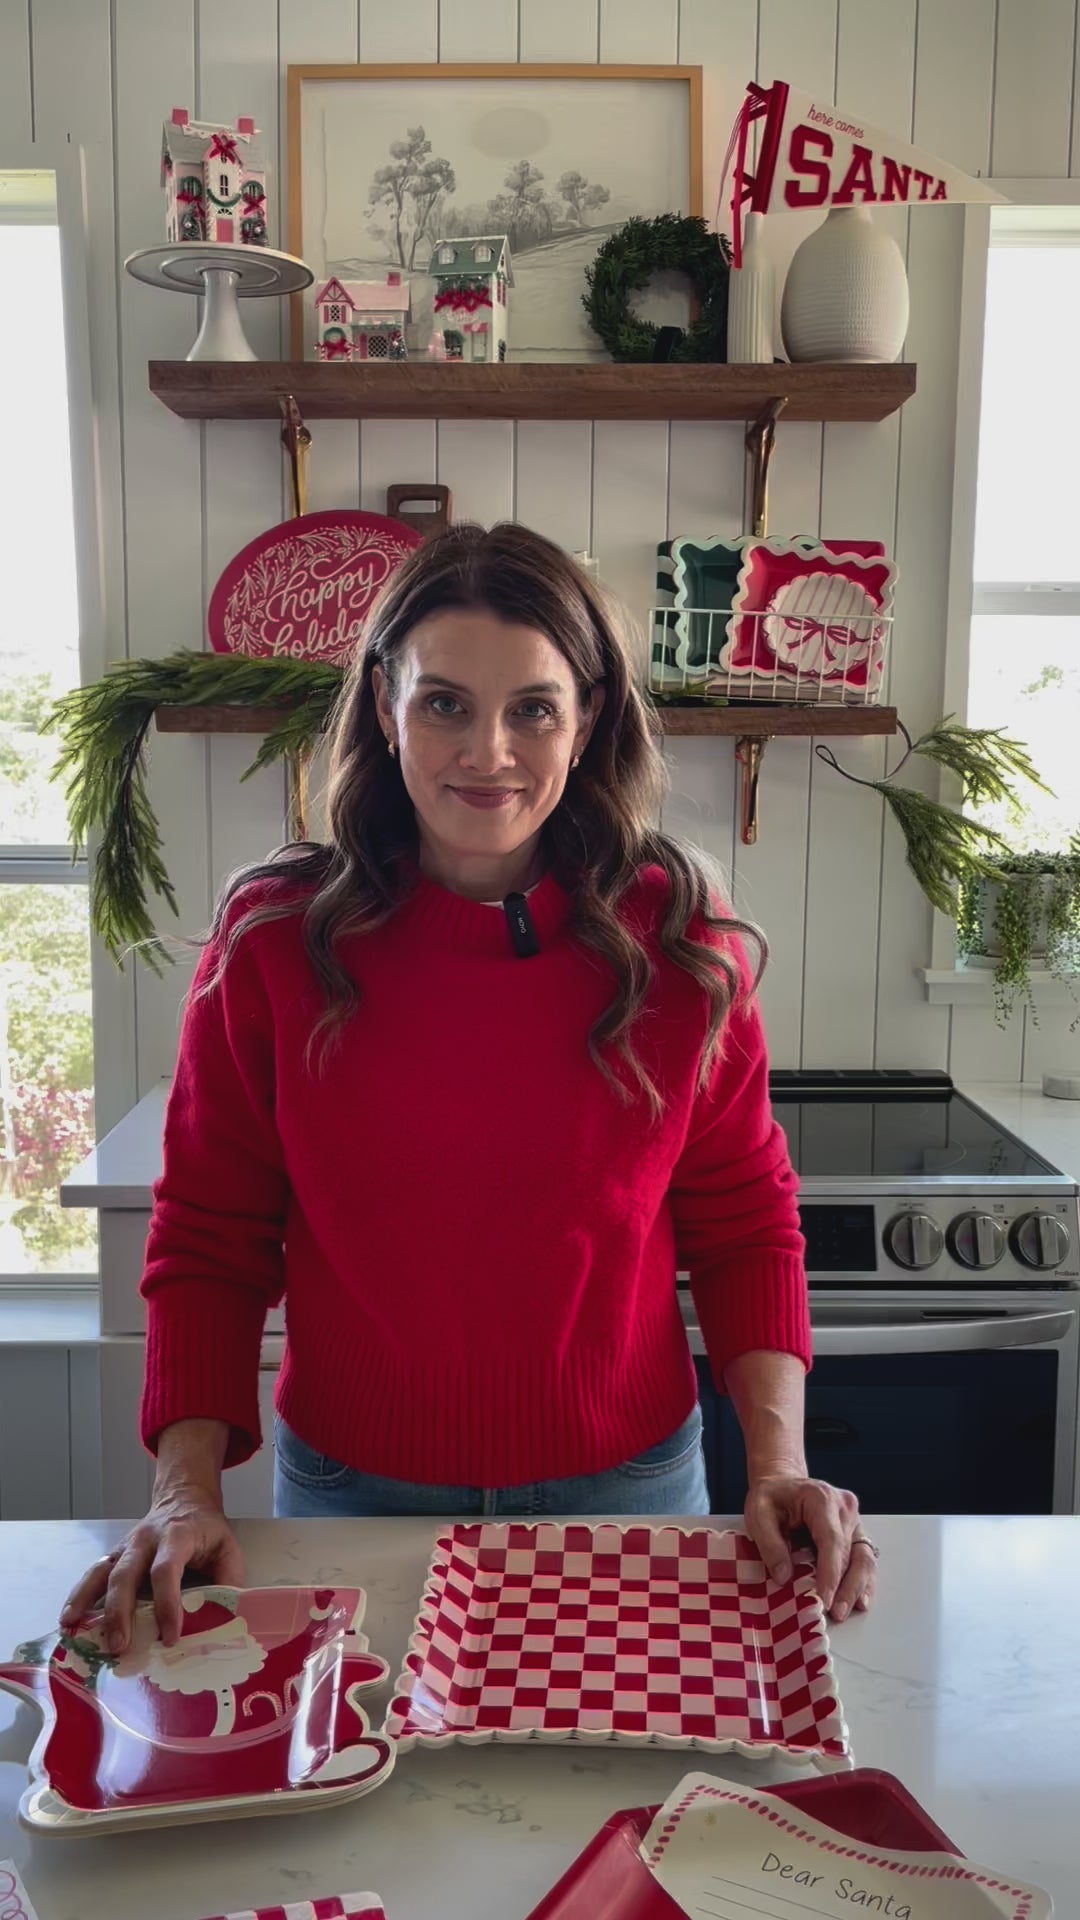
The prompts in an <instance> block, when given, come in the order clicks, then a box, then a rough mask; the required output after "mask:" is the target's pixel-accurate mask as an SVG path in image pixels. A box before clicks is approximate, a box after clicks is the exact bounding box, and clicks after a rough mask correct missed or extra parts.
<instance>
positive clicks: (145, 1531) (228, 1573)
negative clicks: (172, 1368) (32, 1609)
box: [60, 1420, 244, 1654]
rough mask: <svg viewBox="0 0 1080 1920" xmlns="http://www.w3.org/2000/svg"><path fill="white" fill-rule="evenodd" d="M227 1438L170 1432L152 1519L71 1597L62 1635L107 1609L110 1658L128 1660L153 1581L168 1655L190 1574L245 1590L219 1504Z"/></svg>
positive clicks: (207, 1430)
mask: <svg viewBox="0 0 1080 1920" xmlns="http://www.w3.org/2000/svg"><path fill="white" fill-rule="evenodd" d="M227 1438H228V1428H227V1427H225V1426H224V1425H223V1424H222V1423H221V1422H218V1421H209V1420H207V1421H194V1420H191V1421H182V1422H178V1423H177V1425H176V1426H174V1427H168V1428H166V1430H165V1432H164V1433H163V1434H162V1436H161V1440H160V1443H159V1451H158V1475H157V1482H156V1485H155V1487H154V1498H153V1502H152V1505H151V1507H150V1511H149V1513H148V1514H147V1516H146V1518H145V1520H141V1521H140V1522H139V1524H138V1526H137V1527H133V1528H132V1530H131V1532H130V1533H129V1534H128V1536H127V1539H126V1540H125V1541H124V1542H123V1543H122V1545H121V1546H119V1547H118V1548H116V1549H114V1551H113V1552H112V1553H108V1554H106V1555H105V1556H104V1558H103V1559H101V1560H96V1561H95V1562H94V1565H93V1566H92V1567H91V1568H90V1569H89V1572H87V1573H85V1574H84V1575H83V1578H82V1579H81V1580H80V1581H79V1583H78V1585H77V1586H76V1587H74V1588H73V1589H72V1591H71V1593H70V1594H69V1596H68V1598H67V1601H66V1602H65V1604H64V1608H63V1611H62V1612H61V1615H60V1625H61V1627H63V1628H64V1629H65V1630H70V1629H71V1628H72V1627H73V1626H75V1625H76V1624H77V1622H78V1621H79V1619H80V1618H81V1617H82V1615H83V1614H84V1613H87V1612H89V1611H90V1609H91V1608H94V1607H98V1606H101V1605H103V1606H104V1614H105V1640H106V1645H107V1646H108V1648H109V1651H110V1653H113V1654H120V1653H123V1652H124V1649H125V1648H126V1647H127V1644H128V1642H129V1640H130V1638H131V1628H132V1621H133V1618H134V1613H135V1603H136V1600H137V1598H138V1594H139V1589H140V1587H141V1586H142V1585H143V1583H144V1582H145V1581H146V1579H147V1577H149V1580H150V1586H151V1590H152V1592H153V1596H154V1612H155V1614H156V1616H157V1624H158V1632H159V1633H160V1635H161V1638H162V1640H163V1641H164V1643H165V1645H166V1646H167V1647H171V1646H175V1644H176V1642H177V1640H179V1638H180V1583H181V1580H182V1578H183V1575H184V1572H185V1569H186V1568H188V1567H193V1568H195V1569H196V1570H197V1571H198V1572H199V1573H205V1574H208V1575H209V1577H210V1579H211V1580H212V1581H214V1582H215V1583H216V1584H218V1585H220V1586H226V1587H235V1586H242V1585H243V1582H244V1562H243V1558H242V1555H241V1552H240V1548H239V1546H238V1544H237V1541H236V1537H235V1535H234V1533H233V1531H232V1528H231V1527H230V1525H229V1522H228V1520H227V1519H226V1518H225V1513H224V1510H223V1507H222V1502H221V1463H222V1460H223V1459H224V1455H225V1443H226V1441H227Z"/></svg>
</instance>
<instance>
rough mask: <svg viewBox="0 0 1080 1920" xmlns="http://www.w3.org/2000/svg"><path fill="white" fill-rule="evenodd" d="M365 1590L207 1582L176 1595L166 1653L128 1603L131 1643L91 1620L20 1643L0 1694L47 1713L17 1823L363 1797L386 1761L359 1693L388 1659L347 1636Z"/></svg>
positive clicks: (103, 1824)
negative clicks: (175, 1623)
mask: <svg viewBox="0 0 1080 1920" xmlns="http://www.w3.org/2000/svg"><path fill="white" fill-rule="evenodd" d="M363 1610H364V1595H363V1594H362V1593H361V1592H360V1591H359V1589H358V1588H340V1587H320V1588H313V1587H251V1588H237V1587H204V1588H198V1589H192V1590H191V1591H189V1592H186V1593H185V1594H184V1596H183V1621H182V1627H181V1636H180V1639H179V1641H178V1642H177V1644H176V1646H174V1647H165V1646H164V1645H163V1644H162V1642H161V1640H160V1639H159V1638H158V1634H157V1628H156V1624H155V1621H154V1615H153V1609H152V1608H151V1607H150V1606H140V1607H139V1608H138V1610H137V1612H136V1616H135V1631H134V1635H133V1639H132V1643H131V1646H130V1647H129V1649H128V1651H127V1652H126V1653H124V1654H122V1655H121V1656H120V1657H119V1658H115V1657H113V1656H112V1655H110V1654H109V1653H108V1651H107V1649H106V1647H105V1643H104V1629H103V1619H102V1615H101V1614H100V1613H94V1614H88V1615H87V1616H86V1617H85V1619H83V1620H82V1621H80V1623H79V1625H78V1626H77V1627H76V1628H75V1629H74V1631H73V1632H71V1633H65V1634H59V1635H53V1636H51V1637H50V1638H49V1639H48V1640H47V1641H44V1642H38V1643H35V1645H34V1646H32V1647H28V1648H22V1649H20V1653H19V1655H17V1656H16V1659H15V1660H14V1661H13V1662H11V1663H9V1664H8V1665H6V1666H2V1667H0V1686H4V1687H7V1688H9V1689H11V1690H13V1691H15V1692H17V1693H21V1694H23V1695H28V1696H29V1697H31V1698H32V1699H34V1700H35V1701H36V1702H37V1703H38V1704H39V1705H40V1707H41V1709H42V1712H43V1714H44V1718H45V1725H44V1728H43V1732H42V1736H41V1739H40V1740H39V1741H38V1744H37V1747H36V1748H35V1750H34V1754H33V1756H32V1759H31V1775H32V1777H33V1781H34V1785H33V1786H32V1787H31V1789H30V1790H29V1792H28V1794H27V1795H26V1796H25V1797H24V1801H23V1805H22V1807H21V1809H20V1811H21V1813H22V1815H23V1817H24V1819H25V1820H26V1821H27V1822H28V1824H30V1825H33V1826H38V1827H43V1828H48V1829H50V1830H57V1829H63V1830H65V1831H66V1830H75V1829H78V1830H80V1831H84V1832H97V1831H101V1830H102V1829H103V1828H108V1829H112V1828H114V1827H116V1826H119V1825H129V1824H133V1823H137V1824H139V1825H151V1826H152V1825H158V1824H162V1823H163V1822H165V1821H173V1820H177V1819H184V1818H193V1819H200V1818H201V1819H218V1818H224V1817H226V1816H228V1815H233V1814H245V1813H258V1812H266V1811H270V1810H271V1809H273V1810H277V1809H279V1808H280V1809H282V1810H285V1808H286V1807H287V1806H289V1805H295V1806H297V1807H299V1806H300V1805H303V1806H313V1805H317V1804H326V1802H327V1801H328V1800H338V1799H351V1798H354V1797H355V1796H356V1795H358V1794H360V1793H366V1792H368V1791H369V1790H370V1789H371V1788H372V1787H375V1786H378V1785H379V1784H380V1782H381V1781H382V1780H383V1779H385V1777H386V1775H387V1774H388V1773H389V1772H390V1770H391V1767H392V1766H393V1760H394V1755H393V1750H392V1748H391V1747H390V1745H389V1743H388V1742H387V1741H386V1740H385V1739H382V1738H378V1737H375V1736H373V1735H372V1734H371V1733H370V1730H369V1727H368V1722H367V1718H366V1716H365V1713H364V1710H363V1708H362V1706H361V1705H360V1704H359V1700H358V1696H359V1694H360V1693H361V1692H363V1691H365V1690H366V1689H367V1688H369V1687H372V1686H377V1685H379V1684H380V1683H381V1682H382V1681H383V1680H384V1679H385V1678H386V1674H387V1668H386V1663H385V1661H383V1660H378V1659H376V1658H375V1657H374V1656H373V1655H372V1654H370V1653H369V1652H368V1650H367V1641H366V1640H365V1639H364V1637H363V1635H362V1634H361V1633H360V1631H359V1627H360V1622H361V1620H362V1618H363Z"/></svg>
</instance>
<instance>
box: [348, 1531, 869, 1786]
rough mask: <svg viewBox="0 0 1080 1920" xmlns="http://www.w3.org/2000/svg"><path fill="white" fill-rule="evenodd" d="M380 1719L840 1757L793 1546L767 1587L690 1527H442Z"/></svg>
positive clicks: (472, 1735) (833, 1762)
mask: <svg viewBox="0 0 1080 1920" xmlns="http://www.w3.org/2000/svg"><path fill="white" fill-rule="evenodd" d="M385 1731H386V1732H387V1733H388V1734H389V1735H390V1736H391V1737H392V1738H394V1739H396V1740H397V1741H398V1742H399V1743H400V1744H401V1745H402V1746H403V1747H411V1746H413V1745H416V1744H420V1745H421V1746H431V1747H439V1746H445V1745H447V1744H448V1743H449V1742H451V1741H455V1740H459V1741H464V1742H465V1743H466V1744H469V1745H474V1744H477V1743H479V1742H482V1741H488V1740H513V1741H525V1740H548V1741H557V1740H574V1741H579V1742H590V1743H600V1742H605V1741H620V1742H623V1743H625V1744H628V1745H653V1746H667V1747H688V1748H689V1747H699V1748H703V1749H704V1750H705V1751H707V1752H710V1753H731V1752H738V1753H741V1754H743V1755H746V1756H748V1757H751V1758H756V1757H761V1758H764V1757H766V1756H768V1755H770V1754H776V1753H783V1754H785V1755H787V1756H788V1757H789V1758H790V1757H793V1756H794V1757H798V1758H800V1759H808V1760H812V1761H813V1762H814V1763H815V1765H817V1766H819V1767H821V1768H822V1769H823V1770H824V1769H834V1768H837V1767H847V1766H850V1764H851V1758H850V1751H849V1747H848V1741H847V1729H846V1728H845V1726H844V1721H843V1715H842V1713H841V1710H840V1703H839V1700H838V1698H837V1694H836V1684H835V1679H834V1675H833V1671H832V1665H831V1662H830V1659H829V1645H828V1639H827V1636H826V1631H825V1618H824V1613H823V1610H822V1606H821V1602H820V1600H819V1599H818V1597H817V1594H816V1593H815V1591H814V1583H813V1570H812V1566H811V1564H810V1562H809V1559H808V1557H804V1558H802V1559H801V1560H800V1563H799V1565H798V1567H797V1570H796V1574H795V1578H794V1580H793V1581H792V1582H789V1583H788V1584H787V1585H784V1586H777V1585H776V1584H775V1583H774V1582H772V1581H770V1580H769V1579H768V1577H767V1575H766V1572H765V1568H764V1566H763V1565H762V1563H761V1561H760V1559H759V1558H758V1555H757V1550H756V1548H755V1547H754V1545H753V1543H752V1542H751V1541H750V1540H749V1539H747V1537H746V1536H745V1535H744V1534H740V1533H721V1532H716V1531H713V1530H712V1529H708V1528H704V1527H703V1528H700V1529H693V1530H690V1531H686V1530H683V1529H681V1528H679V1527H648V1526H641V1525H635V1526H628V1527H621V1526H617V1525H615V1524H614V1523H612V1522H605V1523H602V1524H600V1525H597V1526H588V1525H586V1524H584V1523H579V1524H577V1525H556V1524H554V1523H551V1524H546V1525H542V1526H524V1525H509V1526H497V1525H482V1526H461V1527H454V1528H453V1529H452V1530H451V1531H450V1532H449V1533H447V1534H445V1535H443V1536H442V1537H441V1538H440V1539H439V1540H438V1541H437V1542H436V1546H435V1554H434V1558H433V1560H432V1564H431V1569H430V1573H429V1576H428V1581H427V1585H426V1587H425V1590H424V1597H423V1604H422V1607H421V1611H420V1616H419V1619H418V1620H417V1623H416V1628H415V1631H414V1633H413V1637H412V1639H411V1641H410V1643H409V1651H408V1654H407V1656H406V1662H405V1670H404V1672H403V1673H402V1675H401V1678H400V1680H399V1682H398V1687H397V1693H396V1696H395V1698H394V1700H393V1701H392V1702H391V1705H390V1712H389V1715H388V1718H387V1723H386V1728H385Z"/></svg>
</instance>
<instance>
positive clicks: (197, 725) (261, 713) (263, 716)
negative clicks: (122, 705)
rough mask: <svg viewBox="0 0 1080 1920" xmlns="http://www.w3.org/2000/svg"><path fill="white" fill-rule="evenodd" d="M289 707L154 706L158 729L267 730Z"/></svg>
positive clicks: (171, 730)
mask: <svg viewBox="0 0 1080 1920" xmlns="http://www.w3.org/2000/svg"><path fill="white" fill-rule="evenodd" d="M291 711H292V709H291V708H290V707H286V706H282V707H278V708H275V707H212V706H209V705H207V706H205V707H156V708H155V709H154V724H155V726H156V727H157V730H158V732H159V733H268V732H269V730H270V726H271V724H272V722H273V721H274V720H276V719H280V718H281V717H283V716H284V715H285V714H286V713H289V712H291Z"/></svg>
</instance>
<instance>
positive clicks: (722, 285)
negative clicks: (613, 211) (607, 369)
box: [581, 213, 731, 361]
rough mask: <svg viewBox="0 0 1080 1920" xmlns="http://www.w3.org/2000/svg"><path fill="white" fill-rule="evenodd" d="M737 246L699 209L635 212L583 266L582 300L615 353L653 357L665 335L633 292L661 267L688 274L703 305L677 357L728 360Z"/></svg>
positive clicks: (684, 335)
mask: <svg viewBox="0 0 1080 1920" xmlns="http://www.w3.org/2000/svg"><path fill="white" fill-rule="evenodd" d="M730 263H731V247H730V244H729V242H728V239H727V237H726V235H724V234H716V233H713V232H712V230H711V228H709V227H707V226H706V224H705V221H704V220H703V219H702V217H701V215H700V214H699V213H692V214H685V215H683V214H677V213H660V214H657V215H656V217H655V219H652V220H644V219H641V218H640V217H638V216H635V217H634V218H633V219H632V220H627V221H626V223H625V225H624V226H621V227H619V228H618V230H617V231H616V232H615V233H613V234H612V235H611V236H610V238H609V239H607V240H605V241H604V243H603V245H602V246H601V247H600V248H599V250H598V252H597V255H596V258H595V260H594V261H593V262H592V264H591V266H588V267H586V269H585V285H586V289H587V291H586V292H585V293H584V294H583V295H582V298H581V304H582V306H583V307H584V308H585V312H586V313H587V314H588V316H589V324H590V325H591V326H592V328H593V330H594V332H596V333H598V334H599V336H600V338H601V340H602V341H603V343H604V345H605V347H606V348H607V350H608V352H609V353H610V355H611V357H612V359H613V360H633V361H643V360H652V359H653V357H654V354H655V350H656V343H657V340H658V338H659V335H660V329H659V327H657V326H655V325H654V324H653V322H652V321H651V320H642V319H640V318H639V316H638V315H637V314H636V313H635V312H634V311H633V308H632V305H631V296H632V295H633V294H635V293H641V292H642V290H643V289H644V288H645V287H647V286H648V284H649V281H650V280H651V279H652V277H653V275H654V274H656V273H670V272H679V273H685V274H686V276H687V278H688V279H689V281H690V284H691V286H692V288H693V290H694V294H695V297H696V300H697V303H698V306H699V309H700V312H699V314H698V318H697V319H696V320H694V321H692V322H691V324H690V326H689V327H687V328H686V329H685V331H684V332H683V333H682V336H681V338H680V339H679V340H678V341H677V342H676V344H675V347H674V349H673V351H672V355H671V358H672V359H673V360H683V361H686V360H695V361H700V360H711V361H722V360H726V359H727V309H728V281H729V267H730Z"/></svg>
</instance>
